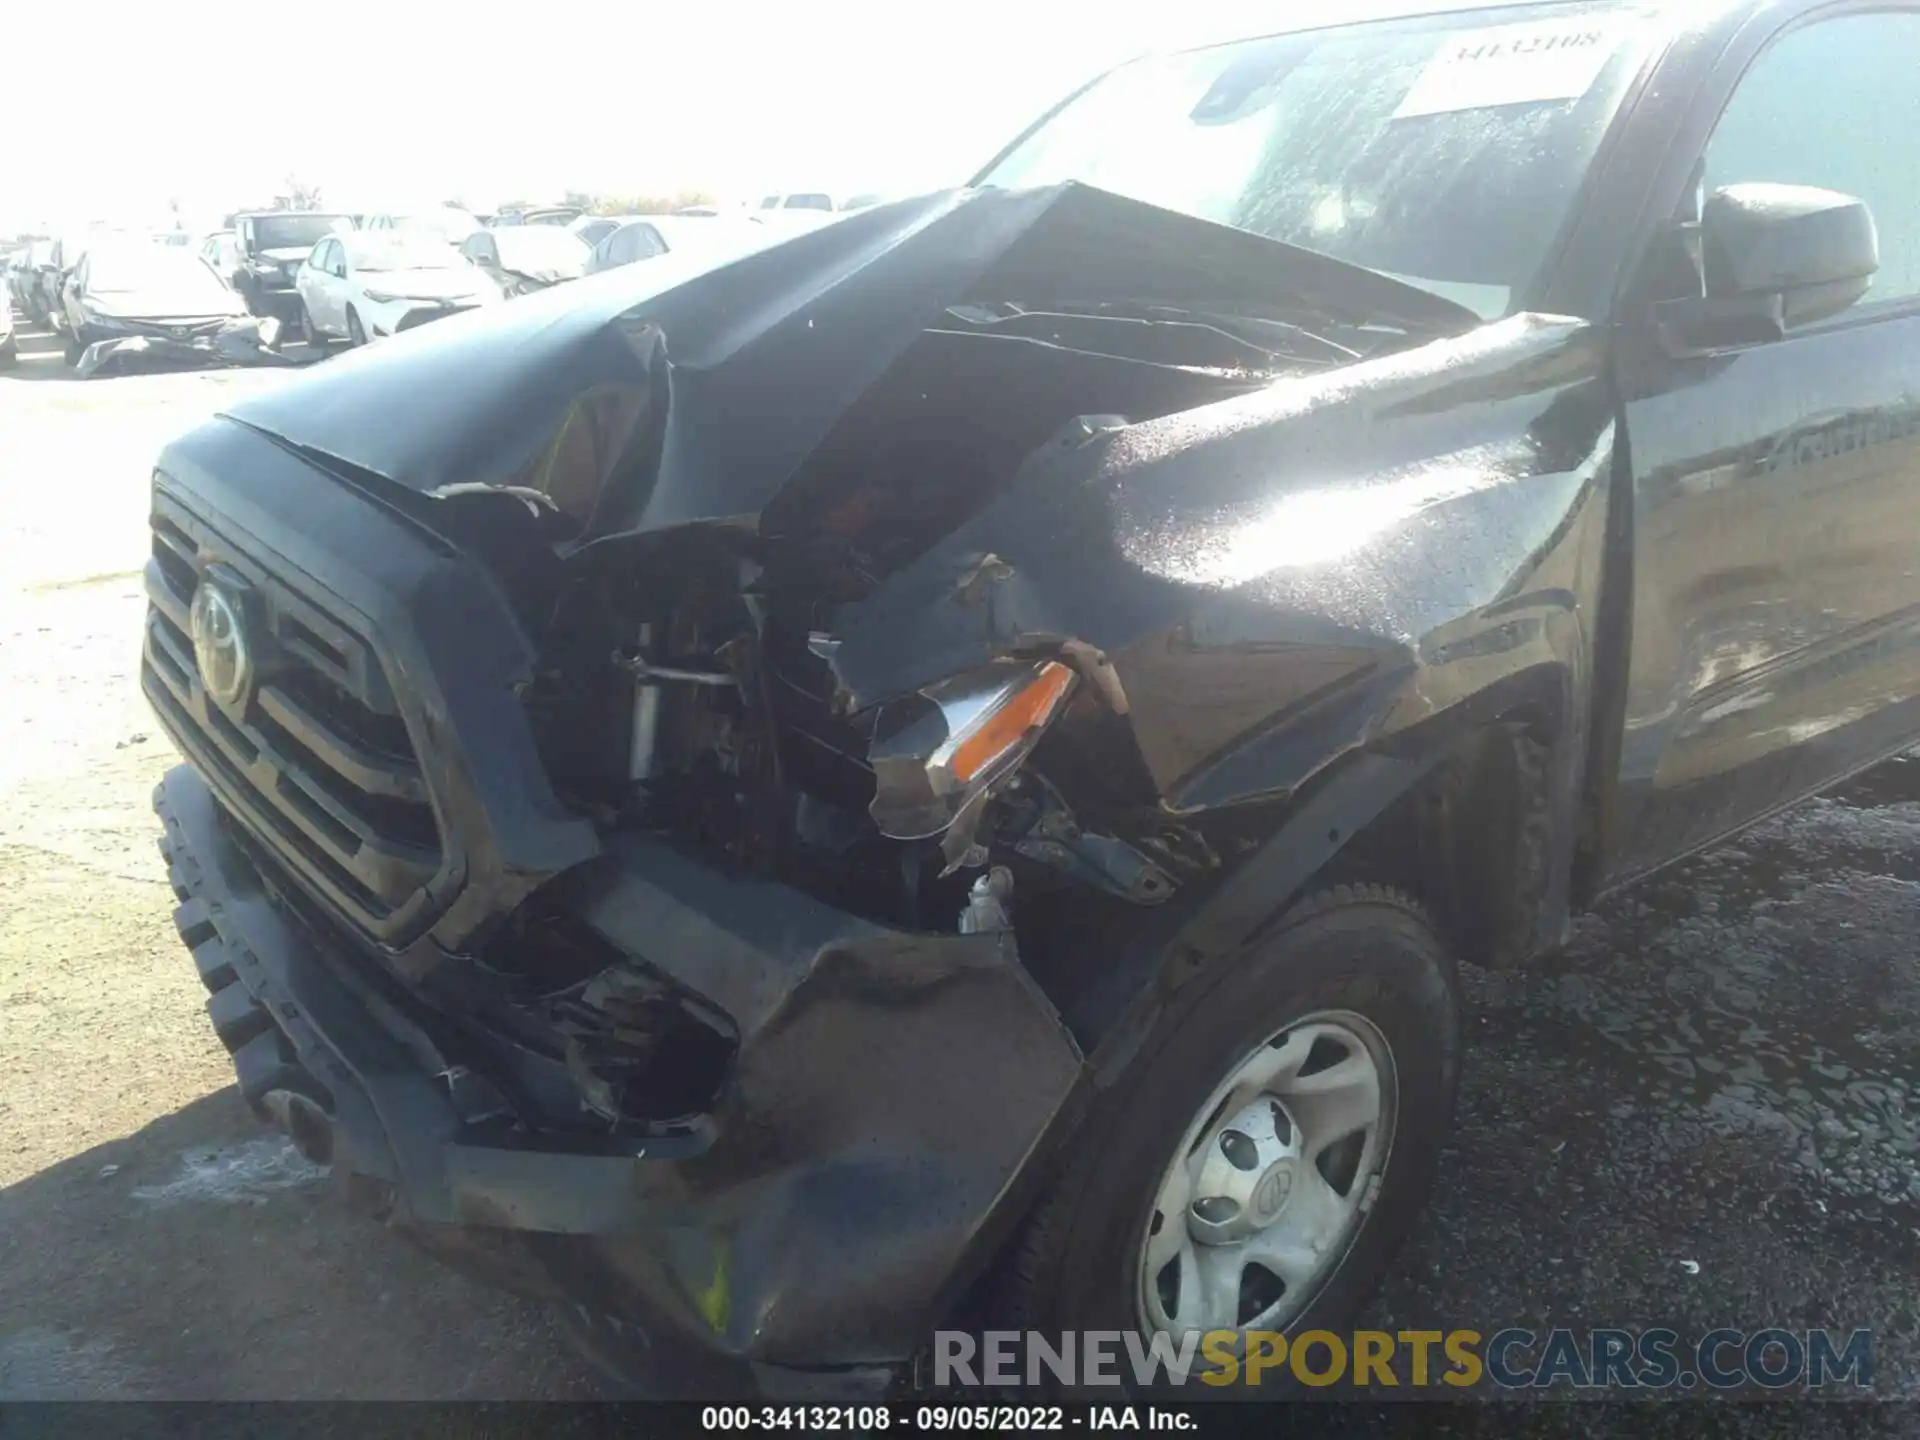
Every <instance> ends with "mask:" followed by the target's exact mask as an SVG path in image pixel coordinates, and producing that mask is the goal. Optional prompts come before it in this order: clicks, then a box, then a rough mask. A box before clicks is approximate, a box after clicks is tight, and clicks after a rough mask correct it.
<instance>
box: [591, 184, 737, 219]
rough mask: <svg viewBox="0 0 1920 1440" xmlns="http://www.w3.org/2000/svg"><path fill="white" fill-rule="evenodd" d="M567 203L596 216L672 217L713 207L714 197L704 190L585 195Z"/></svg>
mask: <svg viewBox="0 0 1920 1440" xmlns="http://www.w3.org/2000/svg"><path fill="white" fill-rule="evenodd" d="M567 203H568V204H569V205H581V206H582V207H583V208H584V209H586V210H588V211H590V212H591V213H593V214H595V215H671V214H673V212H674V211H676V210H684V209H686V207H687V206H689V205H711V204H712V203H713V196H711V195H709V194H708V193H707V192H706V191H704V190H681V191H678V192H676V193H674V194H671V195H584V196H580V197H579V198H577V199H576V198H572V197H569V199H568V201H567Z"/></svg>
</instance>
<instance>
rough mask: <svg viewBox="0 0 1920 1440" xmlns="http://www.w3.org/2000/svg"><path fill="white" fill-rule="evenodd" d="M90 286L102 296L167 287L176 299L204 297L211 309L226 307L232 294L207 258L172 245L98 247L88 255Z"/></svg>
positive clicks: (199, 298)
mask: <svg viewBox="0 0 1920 1440" xmlns="http://www.w3.org/2000/svg"><path fill="white" fill-rule="evenodd" d="M87 289H88V290H89V291H91V292H93V293H96V294H101V295H127V294H132V293H134V292H136V291H143V290H149V291H150V290H165V291H166V292H167V294H168V295H169V297H171V298H174V299H178V300H186V299H189V298H192V299H196V300H203V301H204V303H205V305H206V307H207V308H208V309H209V310H219V309H222V308H225V307H226V306H227V305H228V303H229V300H230V297H231V292H230V291H229V290H228V289H227V287H226V286H225V285H224V284H222V283H221V281H220V277H219V276H217V275H215V274H214V273H213V271H211V270H210V269H208V268H207V262H206V261H204V260H202V259H201V258H200V257H199V256H198V255H195V254H194V253H192V252H191V251H188V250H180V249H176V248H175V247H173V246H171V245H143V246H129V247H128V248H126V249H118V248H116V249H112V250H95V251H94V252H93V253H92V254H90V255H88V256H87Z"/></svg>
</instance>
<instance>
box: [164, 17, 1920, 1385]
mask: <svg viewBox="0 0 1920 1440" xmlns="http://www.w3.org/2000/svg"><path fill="white" fill-rule="evenodd" d="M1685 13H1686V16H1687V18H1686V20H1685V22H1684V23H1682V22H1681V21H1680V20H1678V19H1676V18H1673V17H1672V16H1669V15H1667V14H1666V13H1665V12H1662V11H1659V10H1655V9H1650V8H1644V7H1641V6H1637V5H1607V4H1602V5H1584V4H1577V5H1549V6H1537V5H1536V6H1523V7H1513V8H1503V9H1499V10H1475V11H1466V12H1453V13H1449V14H1444V15H1438V16H1408V17H1401V18H1395V19H1387V20H1379V21H1370V22H1368V23H1364V24H1359V23H1356V24H1350V25H1344V26H1336V27H1332V28H1326V29H1318V30H1311V31H1305V32H1300V33H1291V34H1286V35H1281V36H1276V37H1267V38H1260V39H1254V40H1249V41H1245V42H1241V43H1238V44H1232V45H1227V46H1222V47H1217V48H1211V49H1206V50H1202V51H1197V52H1192V53H1187V54H1180V55H1175V56H1172V57H1161V58H1153V59H1148V60H1143V61H1140V62H1137V63H1134V64H1132V65H1128V66H1125V67H1123V68H1121V69H1120V70H1118V71H1115V72H1113V73H1112V74H1110V75H1108V76H1107V77H1106V78H1104V79H1102V80H1100V81H1098V82H1096V83H1094V84H1093V85H1091V86H1090V87H1089V88H1087V89H1085V90H1083V91H1081V92H1079V93H1078V94H1077V95H1075V96H1074V97H1072V98H1070V99H1069V100H1068V101H1066V102H1065V103H1063V105H1062V106H1060V107H1059V108H1058V109H1056V110H1055V111H1054V112H1053V113H1051V114H1050V115H1049V116H1047V117H1046V118H1045V119H1043V120H1042V121H1041V122H1039V123H1038V124H1037V125H1036V126H1035V127H1034V128H1033V129H1032V130H1030V131H1029V132H1028V133H1027V134H1026V135H1025V136H1024V137H1022V138H1021V139H1020V140H1018V141H1017V142H1016V143H1015V144H1013V145H1012V146H1011V147H1010V148H1009V149H1008V150H1007V151H1006V152H1005V153H1004V154H1003V155H1002V156H1001V157H1000V158H999V159H997V160H996V161H995V162H994V163H993V164H992V165H991V166H990V167H989V168H988V169H987V170H986V171H985V172H984V173H983V174H982V175H981V176H979V177H978V179H977V181H976V183H974V184H973V185H971V186H969V187H967V188H964V189H961V190H956V191H952V192H947V193H941V194H936V195H931V196H928V197H925V198H921V199H916V200H910V201H903V202H900V203H896V204H890V205H886V206H882V207H877V208H874V209H872V210H868V211H866V212H863V213H861V214H858V215H852V216H849V217H847V218H845V219H843V220H841V221H839V222H838V223H837V224H834V225H832V226H828V227H822V228H820V229H817V230H812V231H809V232H806V233H803V234H799V235H797V236H795V237H794V238H793V239H791V240H790V241H788V242H786V243H783V244H781V245H779V246H777V247H774V248H771V249H768V250H765V251H761V252H759V253H756V254H751V255H746V256H744V257H741V258H738V259H735V260H732V261H731V262H730V263H727V264H724V265H722V266H719V267H717V268H712V269H708V270H704V271H703V270H702V269H701V268H700V263H701V262H700V261H699V258H698V257H697V256H695V257H687V256H683V255H680V254H678V253H676V254H675V255H670V256H665V257H662V258H660V259H657V260H654V261H650V262H648V263H647V264H646V265H644V266H630V267H626V268H623V269H620V270H617V271H614V272H609V273H607V274H605V275H601V276H596V277H590V278H588V279H586V280H583V281H580V282H578V283H576V284H574V285H570V286H566V287H562V288H561V289H558V290H556V291H554V292H551V293H548V294H543V295H539V296H535V297H532V298H528V299H524V300H516V301H514V302H513V303H512V304H509V305H504V306H497V307H491V308H490V309H488V310H487V311H484V312H480V313H477V314H475V315H472V316H467V317H460V318H457V319H454V320H450V321H448V322H446V323H444V324H442V325H437V326H433V327H430V328H428V329H426V330H424V331H421V332H419V333H417V334H411V335H407V336H403V337H401V338H399V339H398V340H395V341H393V342H392V343H390V344H388V345H383V346H378V347H375V348H373V349H371V350H366V351H362V352H357V353H355V354H352V355H349V356H347V357H345V358H343V359H341V360H338V361H334V362H330V363H328V364H326V365H324V366H321V367H318V368H317V369H315V370H313V371H311V372H309V373H307V374H306V375H303V376H302V377H300V378H299V379H297V380H294V381H291V382H290V383H288V384H287V385H285V386H284V387H282V388H279V389H276V390H273V391H270V392H267V393H262V394H258V395H254V396H251V397H248V398H245V399H243V400H241V401H239V402H238V403H236V404H235V405H233V407H232V408H231V409H230V410H229V411H228V412H227V413H226V414H225V415H224V416H223V417H221V418H219V419H216V420H214V421H213V422H211V423H209V424H207V425H205V426H204V427H202V428H201V429H199V430H197V431H195V432H193V433H191V434H189V435H188V436H186V437H184V438H183V439H181V440H179V441H177V442H175V443H174V444H173V445H172V446H170V447H169V448H168V449H167V450H166V452H165V453H164V454H163V455H162V457H161V458H160V461H159V463H158V469H157V471H156V474H155V477H154V484H153V505H152V532H153V551H152V561H151V563H150V564H149V566H148V568H147V583H148V587H149V591H150V594H151V599H152V604H151V609H150V611H149V614H148V618H147V623H146V635H145V652H144V665H143V669H142V675H143V683H144V686H145V690H146V693H147V695H148V696H149V697H150V699H151V701H152V703H153V705H154V707H155V708H156V709H157V711H158V712H159V715H160V716H161V718H162V720H163V722H164V723H165V726H166V728H167V730H168V732H169V734H170V735H171V736H172V738H173V740H174V741H175V743H176V744H177V745H178V746H179V748H180V750H181V752H182V753H183V754H184V756H185V757H186V759H187V761H188V764H187V765H186V766H183V767H181V768H179V769H176V770H174V771H173V772H172V773H170V774H169V775H168V777H167V778H166V780H165V781H164V782H163V784H162V785H161V787H160V789H159V792H158V794H157V805H158V809H159V812H160V815H161V816H162V819H163V821H164V825H165V836H164V842H163V849H164V852H165V854H166V857H167V861H168V864H169V867H170V871H171V877H172V883H173V886H174V888H175V890H176V891H177V893H178V896H179V899H180V907H179V910H178V912H177V921H178V926H179V930H180V933H181V935H182V937H183V938H184V940H185V941H186V943H187V945H188V946H189V947H190V948H191V951H192V955H193V959H194V962H195V964H196V965H197V966H198V967H199V971H200V974H201V975H202V977H203V978H204V979H205V981H206V984H207V986H208V988H209V990H210V991H211V992H212V998H211V999H210V1000H209V1001H208V1009H209V1011H210V1013H211V1015H212V1019H213V1023H214V1025H215V1027H216V1029H217V1030H218V1032H219V1034H220V1036H221V1038H222V1039H223V1040H224V1041H225V1042H226V1044H227V1045H228V1046H229V1048H230V1049H231V1050H232V1053H233V1058H234V1063H235V1066H236V1068H237V1070H238V1074H239V1081H240V1086H241V1089H242V1091H243V1093H244V1094H245V1096H246V1097H247V1099H248V1100H250V1101H251V1102H252V1103H253V1104H254V1105H255V1106H256V1107H257V1108H258V1109H259V1110H260V1111H261V1112H262V1113H263V1114H266V1115H270V1116H272V1117H274V1118H276V1119H277V1120H278V1121H279V1122H280V1123H281V1124H282V1125H284V1126H285V1127H286V1129H287V1130H288V1131H289V1132H290V1133H291V1134H292V1135H293V1137H294V1138H295V1140H296V1141H297V1143H299V1144H300V1145H301V1146H302V1147H303V1148H304V1149H305V1150H306V1151H307V1152H308V1153H310V1154H312V1155H313V1156H315V1157H317V1158H321V1159H327V1160H330V1161H331V1164H332V1169H333V1174H334V1177H335V1180H336V1182H337V1184H338V1185H339V1187H340V1188H341V1189H342V1190H343V1191H344V1192H345V1193H346V1194H347V1195H348V1196H349V1197H350V1198H351V1199H352V1200H353V1201H355V1202H356V1203H358V1204H359V1205H361V1206H364V1207H365V1208H366V1209H367V1210H368V1211H369V1212H371V1213H372V1214H373V1215H374V1216H376V1217H378V1218H380V1219H381V1220H383V1221H385V1222H386V1223H387V1224H388V1225H390V1226H393V1227H395V1228H396V1229H398V1230H400V1231H403V1232H404V1233H406V1234H407V1235H408V1236H410V1237H411V1238H413V1239H414V1240H416V1241H418V1242H419V1243H421V1244H423V1245H425V1246H428V1247H430V1248H431V1249H433V1250H435V1251H436V1252H438V1253H440V1254H443V1255H444V1256H446V1257H447V1258H448V1259H450V1260H451V1261H453V1262H454V1263H456V1264H458V1265H461V1266H463V1267H466V1268H467V1269H469V1270H471V1271H473V1272H475V1273H478V1274H481V1275H484V1276H487V1277H490V1278H492V1279H494V1280H496V1281H498V1282H500V1283H502V1284H506V1285H509V1286H512V1287H515V1288H517V1289H519V1290H521V1291H522V1292H524V1293H527V1294H531V1295H534V1296H541V1297H546V1298H549V1299H551V1300H554V1301H556V1302H559V1303H560V1305H561V1309H562V1313H563V1314H565V1315H566V1316H568V1317H569V1319H570V1321H571V1323H572V1324H573V1325H574V1327H575V1328H576V1330H577V1331H578V1332H579V1334H580V1335H581V1336H582V1337H583V1339H584V1340H585V1342H586V1343H587V1344H588V1346H589V1347H590V1349H591V1350H592V1352H593V1353H594V1354H595V1355H596V1357H597V1358H599V1359H600V1360H601V1361H603V1362H604V1363H606V1364H607V1365H608V1366H609V1367H611V1368H614V1369H615V1370H617V1371H619V1372H621V1373H624V1374H626V1375H627V1376H629V1377H630V1378H632V1379H633V1380H634V1381H635V1382H636V1383H638V1384H641V1385H650V1386H653V1387H655V1388H656V1389H658V1388H661V1387H670V1388H676V1389H679V1390H682V1391H691V1392H694V1393H705V1394H718V1393H721V1392H722V1391H726V1390H731V1389H734V1388H752V1389H756V1390H758V1391H759V1392H760V1393H763V1394H769V1395H804V1394H824V1393H836V1392H841V1391H858V1390H861V1389H862V1388H863V1387H866V1388H867V1389H868V1391H869V1393H871V1392H872V1391H874V1390H878V1389H881V1388H884V1387H886V1386H888V1385H891V1384H899V1383H905V1380H906V1377H909V1376H911V1375H912V1373H913V1372H914V1369H915V1365H914V1362H915V1357H916V1355H919V1354H923V1353H924V1347H925V1346H926V1345H927V1343H928V1340H929V1336H930V1335H931V1333H932V1332H933V1331H934V1330H935V1329H936V1328H938V1327H939V1326H940V1325H942V1324H943V1323H945V1324H956V1323H974V1322H975V1321H982V1322H985V1321H992V1322H998V1323H1000V1324H1006V1323H1009V1322H1011V1323H1014V1324H1025V1325H1029V1326H1033V1327H1035V1328H1038V1329H1041V1330H1044V1331H1047V1332H1049V1333H1055V1332H1058V1331H1062V1330H1085V1329H1116V1328H1118V1329H1133V1330H1139V1331H1143V1332H1149V1333H1151V1332H1172V1333H1179V1332H1185V1331H1190V1330H1202V1331H1204V1330H1212V1329H1221V1328H1225V1329H1236V1328H1262V1329H1273V1328H1278V1329H1291V1328H1296V1327H1300V1326H1319V1325H1333V1326H1334V1327H1335V1328H1338V1326H1339V1324H1340V1323H1341V1322H1342V1321H1343V1320H1345V1319H1346V1318H1348V1317H1350V1316H1351V1315H1352V1313H1353V1312H1354V1310H1355V1309H1356V1307H1357V1306H1358V1305H1359V1304H1360V1303H1361V1301H1362V1300H1363V1298H1364V1297H1365V1296H1366V1295H1367V1293H1368V1292H1369V1290H1370V1289H1371V1288H1372V1286H1373V1285H1374V1284H1375V1282H1376V1281H1377V1279H1378V1278H1379V1277H1380V1276H1381V1274H1382V1273H1383V1271H1384V1270H1385V1268H1386V1267H1387V1266H1388V1264H1389V1263H1390V1261H1391V1258H1392V1255H1393V1253H1394V1251H1395V1248H1396V1247H1397V1246H1398V1244H1399V1243H1400V1242H1401V1241H1402V1240H1403V1238H1405V1237H1406V1236H1407V1235H1408V1234H1409V1233H1410V1232H1411V1231H1412V1230H1413V1229H1414V1228H1415V1226H1416V1224H1417V1219H1418V1215H1419V1213H1420V1207H1421V1204H1422V1198H1423V1192H1424V1191H1425V1189H1426V1187H1427V1185H1428V1183H1429V1180H1430V1177H1431V1176H1432V1174H1433V1171H1434V1168H1435V1161H1436V1155H1437V1152H1438V1150H1439V1148H1440V1146H1441V1145H1442V1143H1443V1141H1444V1140H1445V1138H1446V1135H1447V1130H1448V1126H1449V1122H1450V1114H1451V1110H1452V1105H1453V1096H1454V1091H1455V1082H1456V1076H1457V1073H1458V1067H1459V1064H1460V1055H1461V1021H1460V1004H1459V999H1458V994H1457V989H1456V980H1455V969H1454V967H1455V962H1456V959H1459V960H1464V961H1471V962H1473V963H1474V964H1476V965H1488V966H1498V965H1508V964H1513V963H1516V962H1520V961H1523V960H1525V959H1526V958H1528V957H1529V956H1530V955H1534V954H1537V953H1538V952H1539V951H1541V950H1542V949H1543V948H1545V947H1550V946H1553V945H1554V944H1556V943H1557V942H1559V941H1560V940H1561V939H1562V937H1563V936H1564V934H1565V932H1566V929H1567V926H1568V923H1569V916H1570V914H1571V913H1573V912H1574V911H1575V910H1577V909H1578V908H1580V907H1582V906H1584V905H1586V904H1587V903H1589V902H1590V901H1591V900H1592V899H1593V898H1594V897H1595V896H1596V895H1598V894H1600V893H1601V892H1603V891H1605V890H1607V889H1609V888H1612V887H1615V886H1617V885H1620V884H1622V883H1624V882H1626V881H1628V880H1631V879H1633V878H1635V877H1637V876H1639V875H1641V874H1643V873H1645V872H1646V871H1648V870H1650V869H1651V868H1653V867H1654V866H1656V865H1659V864H1662V863H1664V862H1667V861H1669V860H1671V859H1673V858H1675V857H1676V856H1679V855H1682V854H1684V853H1686V852H1688V851H1690V850H1692V849H1695V848H1698V847H1700V846H1702V845H1705V844H1707V843H1709V842H1711V841H1713V840H1715V839H1716V838H1718V837H1720V836H1723V835H1725V834H1727V833H1728V832H1729V831H1731V830H1732V829H1734V828H1736V827H1738V826H1741V825H1743V824H1746V823H1748V822H1750V821H1752V820H1754V819H1756V818H1757V817H1759V816H1761V815H1764V814H1766V813H1767V812H1769V811H1771V810H1774V809H1776V808H1778V807H1780V806H1782V805H1785V804H1787V803H1790V802H1792V801H1793V800H1795V799H1796V798H1798V797H1801V796H1804V795H1806V794H1808V793H1810V792H1812V791H1813V790H1815V789H1817V788H1819V787H1821V786H1824V785H1826V784H1828V783H1830V782H1832V781H1834V780H1835V779H1836V778H1838V777H1841V776H1843V775H1846V774H1847V773H1849V772H1851V771H1854V770H1857V769H1859V768H1861V767H1864V766H1866V765H1868V764H1869V763H1871V762H1873V761H1875V760H1876V759H1878V758H1880V757H1882V756H1885V755H1888V754H1889V753H1891V752H1893V751H1895V750H1897V749H1899V748H1901V747H1904V746H1908V745H1910V744H1912V743H1913V742H1914V739H1915V737H1916V735H1920V567H1917V566H1916V565H1915V564H1914V561H1913V549H1914V546H1915V543H1916V536H1920V422H1917V421H1916V411H1915V409H1914V406H1915V398H1914V397H1915V396H1916V395H1917V394H1920V307H1916V303H1915V302H1916V297H1920V193H1917V192H1916V188H1915V187H1916V177H1917V176H1920V171H1916V167H1915V164H1914V159H1915V152H1916V149H1920V139H1917V138H1916V136H1920V130H1916V129H1915V127H1912V126H1908V125H1904V124H1895V123H1890V122H1889V121H1888V120H1887V118H1886V117H1887V116H1889V115H1893V114H1896V113H1905V112H1904V111H1903V110H1900V109H1899V107H1900V106H1902V105H1905V104H1906V103H1907V100H1906V97H1907V96H1908V95H1909V94H1910V92H1911V90H1912V79H1911V77H1912V75H1913V74H1914V73H1915V65H1916V61H1920V15H1917V14H1916V13H1915V12H1914V11H1911V10H1908V9H1903V8H1899V7H1897V6H1896V7H1891V8H1881V9H1875V10H1871V11H1868V10H1862V9H1857V8H1855V7H1852V6H1845V5H1842V6H1832V7H1824V6H1809V5H1806V4H1801V3H1789V4H1783V5H1754V4H1741V5H1738V6H1732V7H1728V8H1726V9H1724V10H1721V11H1718V12H1706V11H1701V10H1699V9H1697V8H1695V9H1690V10H1688V11H1687V12H1685ZM1876 217H1878V219H1879V220H1880V221H1881V223H1882V224H1883V225H1885V226H1886V227H1887V228H1886V229H1883V230H1881V231H1880V232H1878V234H1876V229H1875V220H1876ZM450 1323H457V1320H455V1321H451V1322H450Z"/></svg>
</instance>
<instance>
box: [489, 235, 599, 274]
mask: <svg viewBox="0 0 1920 1440" xmlns="http://www.w3.org/2000/svg"><path fill="white" fill-rule="evenodd" d="M494 241H495V243H496V244H498V245H499V247H500V264H501V265H502V266H503V267H504V268H506V269H508V270H517V269H520V268H521V267H523V266H527V265H562V266H565V265H583V264H585V263H586V259H587V254H588V249H589V247H588V246H587V244H586V243H585V242H584V241H582V240H581V238H580V237H579V236H578V235H576V234H574V233H573V232H572V231H571V230H560V229H556V228H555V227H553V226H551V225H516V226H514V227H513V228H511V229H508V230H502V231H500V232H498V233H497V234H496V235H495V236H494Z"/></svg>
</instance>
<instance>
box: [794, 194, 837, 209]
mask: <svg viewBox="0 0 1920 1440" xmlns="http://www.w3.org/2000/svg"><path fill="white" fill-rule="evenodd" d="M787 209H789V210H831V209H833V200H832V198H831V197H830V196H826V195H789V196H788V197H787Z"/></svg>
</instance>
